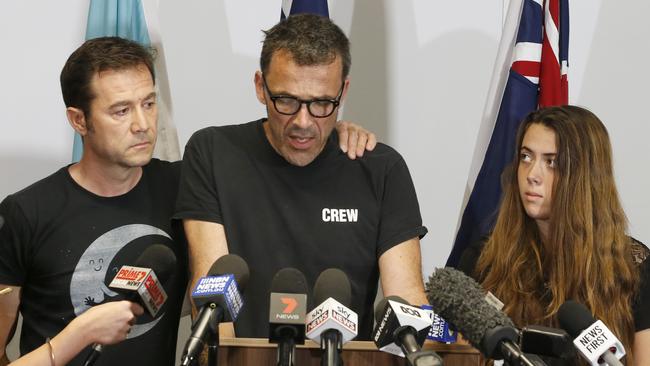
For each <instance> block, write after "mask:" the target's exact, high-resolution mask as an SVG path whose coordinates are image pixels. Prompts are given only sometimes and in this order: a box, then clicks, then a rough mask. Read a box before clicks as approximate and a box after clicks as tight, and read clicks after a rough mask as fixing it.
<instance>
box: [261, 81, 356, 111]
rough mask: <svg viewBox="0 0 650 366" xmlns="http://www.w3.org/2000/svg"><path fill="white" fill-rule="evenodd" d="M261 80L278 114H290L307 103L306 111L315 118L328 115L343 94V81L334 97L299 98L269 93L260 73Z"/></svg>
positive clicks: (334, 108)
mask: <svg viewBox="0 0 650 366" xmlns="http://www.w3.org/2000/svg"><path fill="white" fill-rule="evenodd" d="M262 80H263V81H264V88H265V89H266V91H267V93H269V98H271V100H272V101H273V106H274V107H275V110H276V111H278V113H280V114H284V115H286V116H292V115H294V114H296V113H298V111H299V110H300V108H302V105H303V104H306V105H307V111H309V114H311V115H312V116H313V117H316V118H325V117H329V116H331V115H332V113H334V111H335V110H336V107H338V106H339V104H341V96H342V95H343V87H344V86H345V81H343V82H342V83H341V90H340V91H339V95H338V96H337V97H336V98H335V99H307V100H305V99H300V98H297V97H294V96H291V95H281V94H280V95H276V94H273V93H271V90H269V87H268V85H267V83H266V77H265V76H264V75H262Z"/></svg>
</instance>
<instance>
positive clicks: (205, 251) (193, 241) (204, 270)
mask: <svg viewBox="0 0 650 366" xmlns="http://www.w3.org/2000/svg"><path fill="white" fill-rule="evenodd" d="M183 227H184V228H185V236H186V237H187V243H188V250H189V258H190V284H189V289H188V296H191V294H192V289H193V288H194V286H196V283H197V282H198V281H199V279H200V278H201V277H203V276H205V275H207V274H208V271H209V270H210V267H212V264H213V263H214V262H215V261H216V260H217V259H219V258H220V257H221V256H224V255H226V254H228V242H227V241H226V232H225V230H224V227H223V225H221V224H217V223H214V222H208V221H199V220H188V219H186V220H183ZM190 300H191V298H190ZM192 305H194V302H192ZM196 313H197V309H196V308H195V307H194V306H192V318H194V317H195V316H196ZM219 336H220V337H234V336H235V330H234V327H233V324H232V323H222V324H219ZM204 351H205V350H204Z"/></svg>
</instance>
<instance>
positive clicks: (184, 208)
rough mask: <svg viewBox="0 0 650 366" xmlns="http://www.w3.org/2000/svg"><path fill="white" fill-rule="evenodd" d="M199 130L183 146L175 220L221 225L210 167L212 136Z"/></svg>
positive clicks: (213, 178) (213, 172)
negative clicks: (190, 220)
mask: <svg viewBox="0 0 650 366" xmlns="http://www.w3.org/2000/svg"><path fill="white" fill-rule="evenodd" d="M209 132H211V131H209V130H201V131H198V132H196V133H194V135H192V137H191V138H190V140H189V141H188V143H187V145H186V146H185V154H184V155H183V163H182V166H181V178H180V184H179V190H178V197H177V199H176V210H175V214H174V218H175V219H195V220H202V221H210V222H216V223H222V222H223V220H222V215H221V209H220V205H219V194H218V190H217V183H216V180H215V174H225V172H215V171H214V170H215V167H214V164H213V161H214V159H215V158H216V157H215V156H214V154H215V153H216V152H215V151H214V149H213V146H214V144H216V143H218V142H216V141H213V139H214V138H213V136H214V135H213V134H212V135H211V134H209Z"/></svg>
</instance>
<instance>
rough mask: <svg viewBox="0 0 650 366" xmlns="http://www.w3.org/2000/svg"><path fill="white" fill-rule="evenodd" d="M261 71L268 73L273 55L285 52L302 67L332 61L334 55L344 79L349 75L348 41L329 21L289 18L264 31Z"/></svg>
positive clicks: (307, 16)
mask: <svg viewBox="0 0 650 366" xmlns="http://www.w3.org/2000/svg"><path fill="white" fill-rule="evenodd" d="M264 34H265V38H264V43H263V45H262V54H261V56H260V68H261V69H262V72H267V71H268V67H269V64H270V63H271V58H272V57H273V54H274V53H276V52H278V51H287V52H289V54H290V55H291V56H292V57H293V61H294V62H295V63H297V64H298V65H301V66H309V65H323V64H329V63H331V62H334V60H335V59H336V57H337V56H339V57H341V61H342V64H343V78H344V79H345V78H346V77H347V76H348V73H349V72H350V65H351V64H352V57H351V56H350V41H349V40H348V37H346V36H345V33H343V31H342V30H341V28H339V27H338V26H337V25H336V24H334V22H332V21H331V20H330V19H329V18H327V17H323V16H319V15H314V14H297V15H291V16H290V17H288V18H287V19H286V20H283V21H281V22H280V23H278V24H276V25H275V26H273V28H271V29H269V30H268V31H264Z"/></svg>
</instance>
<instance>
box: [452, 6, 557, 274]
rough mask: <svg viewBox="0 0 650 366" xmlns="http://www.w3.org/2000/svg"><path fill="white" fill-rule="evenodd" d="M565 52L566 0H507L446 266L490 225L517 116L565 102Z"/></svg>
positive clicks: (512, 144)
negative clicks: (461, 209)
mask: <svg viewBox="0 0 650 366" xmlns="http://www.w3.org/2000/svg"><path fill="white" fill-rule="evenodd" d="M568 53H569V1H568V0H511V1H510V6H509V8H508V15H507V18H506V21H505V24H504V26H503V32H502V36H501V42H500V44H499V52H498V55H497V60H496V63H495V68H494V73H493V75H492V82H491V86H490V90H489V92H488V98H487V102H486V105H485V109H484V112H483V121H482V123H481V131H479V137H478V140H477V144H476V148H475V151H474V158H473V161H472V167H471V170H470V177H469V179H468V182H467V191H469V190H471V195H470V197H469V200H468V202H467V205H466V206H465V211H464V212H463V217H462V220H461V224H460V228H459V229H458V233H457V235H456V241H455V243H454V247H453V248H452V251H451V254H450V255H449V258H448V259H447V266H452V267H455V266H456V265H457V264H458V261H459V259H460V256H461V254H462V253H463V250H464V249H465V248H466V247H467V246H469V245H470V244H471V243H473V242H476V241H478V240H481V237H483V236H485V235H487V234H488V233H489V232H490V231H491V230H492V227H493V226H494V221H495V219H496V213H497V211H498V205H499V201H500V199H501V173H502V172H503V170H504V168H505V167H506V165H508V164H509V163H510V162H511V161H512V159H513V157H514V154H515V151H514V149H515V137H516V136H515V135H516V133H517V129H518V128H519V124H520V122H521V120H522V119H523V118H524V117H525V116H526V115H527V114H528V113H530V112H532V111H534V110H536V109H537V108H538V107H547V106H552V105H563V104H567V103H568V81H567V70H568ZM490 133H491V135H490ZM488 141H489V144H487V142H488ZM486 145H487V146H486ZM479 167H480V170H479Z"/></svg>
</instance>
